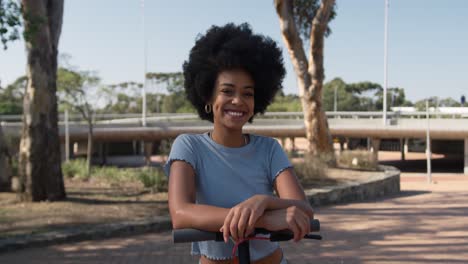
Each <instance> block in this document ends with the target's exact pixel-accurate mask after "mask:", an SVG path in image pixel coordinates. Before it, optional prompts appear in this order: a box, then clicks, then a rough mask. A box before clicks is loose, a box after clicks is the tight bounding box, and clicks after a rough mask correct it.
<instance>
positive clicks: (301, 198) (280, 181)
mask: <svg viewBox="0 0 468 264" xmlns="http://www.w3.org/2000/svg"><path fill="white" fill-rule="evenodd" d="M274 187H275V190H276V192H277V194H278V196H279V198H277V197H270V198H269V200H268V206H267V208H268V209H269V210H268V211H266V212H265V213H264V214H263V215H262V216H261V217H260V218H259V219H258V221H257V222H256V227H263V228H266V229H269V230H273V231H277V230H282V229H290V230H292V231H293V232H294V240H295V241H299V240H300V239H302V238H303V237H304V235H305V234H307V233H309V232H310V224H309V223H310V220H311V219H313V218H314V212H313V210H312V207H311V206H310V204H309V202H308V201H307V197H306V195H305V193H304V190H303V189H302V186H301V184H300V183H299V181H298V180H297V177H296V175H295V174H294V171H293V169H287V170H284V171H283V172H281V173H280V175H278V176H277V177H276V180H275V186H274Z"/></svg>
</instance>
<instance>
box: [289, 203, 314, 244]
mask: <svg viewBox="0 0 468 264" xmlns="http://www.w3.org/2000/svg"><path fill="white" fill-rule="evenodd" d="M287 221H288V225H289V229H290V230H291V231H293V233H294V241H296V242H297V241H299V240H301V239H302V238H303V237H304V236H305V235H306V234H308V233H309V230H310V220H309V217H308V215H307V214H306V213H305V212H303V211H302V210H301V209H299V208H297V207H295V206H293V207H290V208H288V216H287Z"/></svg>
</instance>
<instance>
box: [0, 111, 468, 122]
mask: <svg viewBox="0 0 468 264" xmlns="http://www.w3.org/2000/svg"><path fill="white" fill-rule="evenodd" d="M326 115H327V117H328V118H337V119H379V118H382V115H383V114H382V112H379V111H374V112H357V111H339V112H332V111H330V112H326ZM303 116H304V114H303V112H267V113H264V114H260V115H258V116H257V117H256V118H257V119H271V118H281V119H302V118H303ZM429 116H430V118H452V119H456V118H468V113H443V112H437V111H434V112H429ZM387 117H388V118H393V119H400V118H409V119H411V118H416V119H424V118H426V112H424V111H417V112H388V113H387ZM141 119H142V116H141V114H139V113H138V114H135V113H130V114H118V113H106V114H95V115H94V120H95V122H97V123H102V124H106V123H107V124H122V123H123V124H125V123H141ZM146 119H147V122H152V121H153V122H155V121H171V120H196V119H198V115H196V114H194V113H152V114H148V115H147V117H146ZM21 120H22V115H0V122H1V123H20V122H21ZM63 121H65V115H64V114H59V122H63ZM68 121H69V122H70V123H82V122H84V121H85V120H84V119H83V118H82V116H81V115H78V114H70V115H69V120H68Z"/></svg>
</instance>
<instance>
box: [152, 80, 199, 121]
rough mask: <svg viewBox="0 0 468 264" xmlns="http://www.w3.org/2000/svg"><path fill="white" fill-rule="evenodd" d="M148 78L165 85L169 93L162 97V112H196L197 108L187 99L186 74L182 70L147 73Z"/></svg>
mask: <svg viewBox="0 0 468 264" xmlns="http://www.w3.org/2000/svg"><path fill="white" fill-rule="evenodd" d="M146 79H148V80H149V81H150V82H152V83H154V84H155V85H161V86H164V89H166V90H167V91H168V92H169V95H166V96H163V97H162V105H161V112H165V113H188V112H190V113H194V112H195V109H194V108H193V106H192V105H191V104H190V102H189V101H188V100H187V96H186V94H185V90H184V75H183V73H182V72H154V73H147V74H146Z"/></svg>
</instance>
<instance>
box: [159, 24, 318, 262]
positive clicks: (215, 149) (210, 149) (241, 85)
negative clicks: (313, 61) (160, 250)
mask: <svg viewBox="0 0 468 264" xmlns="http://www.w3.org/2000/svg"><path fill="white" fill-rule="evenodd" d="M183 70H184V77H185V90H186V92H187V98H188V99H189V100H190V102H191V103H192V104H193V105H194V106H195V108H196V109H197V111H198V114H199V116H200V117H201V118H202V119H205V120H209V121H211V122H213V131H211V132H209V133H205V134H200V135H189V134H184V135H180V136H179V137H177V138H176V140H175V141H174V143H173V145H172V149H171V153H170V155H169V158H168V161H167V163H166V165H165V170H166V173H167V174H168V175H169V209H170V214H171V218H172V224H173V228H174V229H180V228H196V229H201V230H206V231H221V232H223V235H224V242H225V243H223V242H214V241H206V242H197V243H193V244H192V254H194V255H200V263H203V264H205V263H210V264H211V263H216V264H218V263H231V259H232V256H231V251H232V248H233V246H234V242H236V241H239V240H241V239H243V238H245V237H247V236H248V235H249V234H251V233H252V232H253V230H254V228H256V227H262V228H266V229H269V230H283V229H290V230H292V231H293V232H294V240H295V241H299V240H300V239H301V238H302V237H303V236H304V235H305V234H307V233H309V228H310V227H309V222H310V220H311V219H312V218H313V211H312V208H311V207H310V205H309V204H308V202H307V200H306V197H305V194H304V191H303V189H302V187H301V186H300V184H299V182H298V181H297V178H296V176H295V174H294V172H293V169H292V165H291V163H290V162H289V160H288V158H287V156H286V154H285V153H284V151H283V150H282V148H281V146H280V145H279V144H278V142H277V141H276V140H275V139H272V138H268V137H263V136H258V135H253V134H243V132H242V128H243V126H244V125H245V124H246V123H247V122H252V119H253V117H254V116H255V114H257V113H263V112H264V111H265V109H266V107H267V106H268V105H269V103H270V102H271V101H272V100H273V97H274V95H275V94H276V92H277V91H278V90H279V89H280V88H281V83H282V80H283V78H284V75H285V70H284V66H283V59H282V55H281V50H280V49H279V48H278V47H277V44H276V43H275V42H274V41H273V40H271V39H270V38H268V37H264V36H262V35H258V34H254V33H252V31H251V29H250V27H249V25H248V24H242V25H239V26H236V25H234V24H227V25H225V26H222V27H218V26H213V27H211V28H210V29H209V30H208V31H207V32H206V34H205V35H203V36H201V37H199V38H198V40H197V41H196V43H195V46H194V47H193V48H192V50H191V52H190V56H189V59H188V61H186V62H185V63H184V66H183ZM273 191H276V194H277V196H274V195H273ZM250 254H251V260H252V261H253V263H259V264H260V263H286V260H285V258H284V257H283V254H282V251H281V249H280V248H279V246H278V244H277V243H273V242H269V241H265V240H252V241H251V242H250Z"/></svg>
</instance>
